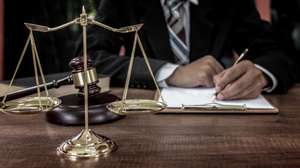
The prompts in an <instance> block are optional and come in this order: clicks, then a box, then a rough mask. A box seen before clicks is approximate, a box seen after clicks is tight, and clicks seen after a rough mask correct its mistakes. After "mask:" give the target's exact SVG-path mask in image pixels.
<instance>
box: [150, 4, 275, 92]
mask: <svg viewBox="0 0 300 168" xmlns="http://www.w3.org/2000/svg"><path fill="white" fill-rule="evenodd" d="M164 2H165V0H161V5H162V8H163V9H164V10H163V11H164V12H165V8H166V7H165V6H164V5H163V4H164ZM191 3H192V4H194V5H198V0H189V2H188V3H185V4H184V10H185V13H184V14H183V23H184V28H185V31H186V32H185V34H186V44H187V47H188V48H190V25H191V24H190V11H189V10H190V4H191ZM179 66H180V65H179V64H172V63H167V64H165V65H163V66H162V67H161V68H160V69H159V70H158V72H157V74H156V80H157V82H158V85H159V86H160V87H168V85H167V83H166V79H168V78H169V77H170V76H171V75H172V74H173V73H174V71H175V70H176V69H177V68H178V67H179ZM255 66H256V68H258V69H260V70H261V71H262V72H263V73H265V75H267V76H268V77H270V79H271V80H272V86H271V87H269V88H266V89H264V91H267V92H272V91H273V90H274V89H275V88H276V87H277V85H278V81H277V79H276V78H275V76H274V75H273V74H272V73H271V72H270V71H268V70H267V69H265V68H263V67H261V66H260V65H255Z"/></svg>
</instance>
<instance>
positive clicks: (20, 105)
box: [0, 6, 167, 158]
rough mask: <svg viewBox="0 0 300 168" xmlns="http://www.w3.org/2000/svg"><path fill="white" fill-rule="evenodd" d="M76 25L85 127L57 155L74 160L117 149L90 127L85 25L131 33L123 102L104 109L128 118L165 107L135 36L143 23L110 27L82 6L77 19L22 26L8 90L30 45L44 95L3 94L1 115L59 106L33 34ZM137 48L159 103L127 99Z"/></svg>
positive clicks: (90, 77) (47, 109)
mask: <svg viewBox="0 0 300 168" xmlns="http://www.w3.org/2000/svg"><path fill="white" fill-rule="evenodd" d="M75 24H77V25H80V26H81V27H82V34H83V64H84V65H83V67H84V68H83V69H84V70H83V73H81V75H79V76H78V75H77V76H73V81H74V83H75V81H82V82H83V85H84V87H83V90H84V92H83V94H84V125H85V126H84V129H83V130H82V131H81V132H80V133H79V134H78V135H76V136H75V137H73V138H71V139H68V140H66V141H65V142H63V143H62V144H61V145H60V146H59V147H58V148H57V152H58V154H60V155H64V156H67V157H75V158H77V157H99V156H107V155H108V154H109V153H111V152H113V151H114V150H116V148H117V145H116V144H115V143H114V142H113V141H112V140H110V139H109V138H107V137H105V136H102V135H99V134H96V133H95V132H93V131H92V130H91V129H90V128H89V101H88V100H89V99H88V82H89V81H90V80H92V79H93V78H95V76H94V75H95V70H94V69H93V70H90V69H88V56H87V26H89V25H95V26H98V27H100V28H104V29H106V30H109V31H112V32H115V33H134V41H133V48H132V52H131V56H130V62H129V67H128V73H127V77H126V82H125V87H124V91H123V96H122V99H121V100H119V101H114V102H112V103H109V104H108V105H107V106H106V108H107V109H108V110H109V111H111V112H113V113H115V114H118V115H130V114H141V113H155V112H159V111H161V110H163V109H165V108H166V106H167V105H166V103H165V101H164V99H163V98H162V97H161V91H160V89H159V87H158V84H157V82H156V80H155V77H154V74H153V72H152V69H151V66H150V63H149V61H148V57H147V55H146V53H145V50H144V48H143V45H142V42H141V40H140V37H139V34H138V32H139V30H140V29H141V27H142V26H143V24H137V25H132V26H126V27H121V28H113V27H110V26H108V25H105V24H103V23H100V22H98V21H96V20H94V19H93V18H92V17H89V16H88V15H87V13H86V11H85V8H84V6H83V7H82V13H81V14H80V17H78V18H76V19H74V20H72V21H70V22H67V23H65V24H62V25H60V26H57V27H54V28H50V27H47V26H42V25H37V24H31V23H25V26H26V27H27V28H28V29H29V36H28V39H27V41H26V44H25V46H24V49H23V51H22V54H21V56H20V59H19V61H18V64H17V67H16V69H15V72H14V74H13V77H12V79H11V81H10V84H9V87H11V86H12V84H13V82H14V80H15V77H16V74H17V72H18V69H19V67H20V65H21V62H22V60H23V58H24V55H25V52H26V50H27V48H28V46H29V44H30V45H31V51H32V59H33V67H34V72H35V83H36V86H41V85H40V79H39V76H41V80H42V86H44V90H45V96H42V93H41V90H40V87H37V88H36V90H37V96H36V97H25V98H22V99H17V100H12V101H6V98H7V93H6V94H5V95H4V98H3V99H2V102H1V108H0V111H1V112H4V113H12V114H24V113H26V114H28V113H40V112H47V111H51V110H52V109H53V108H55V107H56V106H58V105H59V104H60V103H61V101H60V99H59V98H56V97H51V96H50V95H49V93H48V90H47V85H46V80H45V76H44V73H43V70H42V66H41V63H40V59H39V55H38V51H37V47H36V43H35V40H34V35H33V32H43V33H47V32H54V31H58V30H61V29H64V28H66V27H68V26H72V25H75ZM137 45H138V46H139V47H140V49H141V52H142V55H143V58H144V60H145V63H146V66H147V68H148V70H149V73H150V75H151V77H152V79H153V81H154V84H155V86H156V89H157V93H158V96H159V97H160V98H161V99H160V100H161V101H157V100H147V99H127V94H128V89H129V84H130V78H131V74H132V68H133V63H134V58H135V50H136V47H137ZM91 71H92V72H91ZM75 85H76V84H75Z"/></svg>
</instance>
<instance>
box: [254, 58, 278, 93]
mask: <svg viewBox="0 0 300 168" xmlns="http://www.w3.org/2000/svg"><path fill="white" fill-rule="evenodd" d="M255 66H256V68H258V69H259V70H261V71H262V72H263V73H264V74H265V75H267V76H268V77H269V78H270V79H271V81H272V84H271V86H270V87H268V88H265V89H264V90H263V91H266V92H268V93H270V92H272V91H273V90H274V89H275V88H276V87H277V85H278V81H277V79H276V78H275V76H274V75H273V74H272V73H271V72H270V71H268V70H267V69H265V68H263V67H262V66H260V65H257V64H255Z"/></svg>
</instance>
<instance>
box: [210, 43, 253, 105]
mask: <svg viewBox="0 0 300 168" xmlns="http://www.w3.org/2000/svg"><path fill="white" fill-rule="evenodd" d="M248 52H249V49H248V48H246V49H245V50H244V51H243V52H242V54H241V55H240V56H239V58H238V59H237V60H236V61H235V62H234V63H233V65H236V64H238V63H239V62H240V61H241V60H242V59H243V58H244V57H245V56H246V55H247V53H248ZM219 93H220V92H215V94H214V95H213V96H214V99H215V98H216V97H217V95H218V94H219Z"/></svg>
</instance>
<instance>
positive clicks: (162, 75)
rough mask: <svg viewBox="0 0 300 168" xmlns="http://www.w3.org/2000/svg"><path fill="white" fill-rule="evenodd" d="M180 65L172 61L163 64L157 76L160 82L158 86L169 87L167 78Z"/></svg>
mask: <svg viewBox="0 0 300 168" xmlns="http://www.w3.org/2000/svg"><path fill="white" fill-rule="evenodd" d="M179 66H180V65H177V64H171V63H166V64H165V65H163V66H162V67H161V68H160V69H159V70H158V72H157V74H156V77H155V78H156V81H157V83H158V86H159V87H161V88H165V87H168V84H167V82H166V79H168V78H169V77H170V76H171V75H172V74H173V73H174V71H175V70H176V69H177V68H178V67H179Z"/></svg>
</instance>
